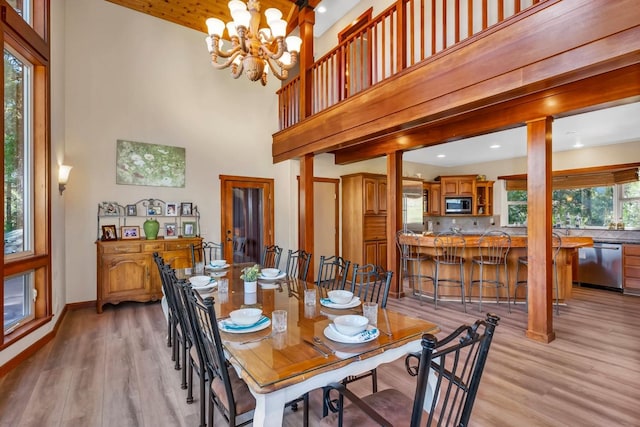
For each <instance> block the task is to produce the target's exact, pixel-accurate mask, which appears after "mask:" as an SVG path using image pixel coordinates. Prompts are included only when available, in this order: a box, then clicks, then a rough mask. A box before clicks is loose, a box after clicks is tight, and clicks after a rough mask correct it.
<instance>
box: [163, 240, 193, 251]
mask: <svg viewBox="0 0 640 427" xmlns="http://www.w3.org/2000/svg"><path fill="white" fill-rule="evenodd" d="M192 243H193V242H191V241H189V242H166V246H167V251H178V250H181V249H189V248H191V244H192Z"/></svg>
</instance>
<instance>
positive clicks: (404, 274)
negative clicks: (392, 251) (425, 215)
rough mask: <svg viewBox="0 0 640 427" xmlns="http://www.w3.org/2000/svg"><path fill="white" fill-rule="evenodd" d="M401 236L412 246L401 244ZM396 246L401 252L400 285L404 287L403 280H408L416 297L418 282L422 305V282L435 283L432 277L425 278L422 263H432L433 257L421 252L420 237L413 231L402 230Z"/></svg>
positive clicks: (399, 232)
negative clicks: (429, 281)
mask: <svg viewBox="0 0 640 427" xmlns="http://www.w3.org/2000/svg"><path fill="white" fill-rule="evenodd" d="M401 236H406V237H405V239H406V240H409V241H411V242H412V244H406V243H400V237H401ZM406 240H405V241H406ZM396 246H397V247H398V251H399V252H400V275H399V277H398V283H399V284H400V286H402V285H403V280H404V279H408V281H409V286H411V287H412V289H413V294H414V295H415V292H416V286H415V285H416V281H417V283H418V289H419V294H418V300H419V301H420V304H422V293H423V292H422V282H423V280H425V279H426V280H431V281H432V282H433V277H432V276H424V275H423V274H422V263H424V262H430V261H431V260H432V257H431V255H428V254H425V253H422V252H420V242H419V239H418V235H417V234H415V233H414V232H413V231H411V230H400V231H398V232H397V233H396ZM410 272H412V273H410Z"/></svg>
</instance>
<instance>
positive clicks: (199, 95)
mask: <svg viewBox="0 0 640 427" xmlns="http://www.w3.org/2000/svg"><path fill="white" fill-rule="evenodd" d="M204 37H205V34H203V33H200V32H197V31H194V30H190V29H187V28H184V27H181V26H179V25H175V24H172V23H170V22H167V21H163V20H160V19H157V18H153V17H151V16H148V15H145V14H142V13H138V12H134V11H132V10H130V9H126V8H123V7H121V6H117V5H114V4H112V3H109V2H105V1H102V0H67V9H66V78H65V84H66V102H65V111H66V126H65V129H66V158H67V162H69V163H70V164H72V165H73V166H74V169H73V171H72V176H71V178H70V182H69V185H68V190H67V191H66V192H65V199H66V202H67V206H66V208H67V211H66V221H67V230H68V235H67V241H68V245H67V269H68V275H67V279H68V280H67V302H68V303H70V302H77V301H89V300H94V299H95V298H96V265H95V264H96V262H95V245H94V241H95V239H96V235H97V234H96V233H97V231H96V230H97V229H96V227H97V223H96V211H97V205H98V203H99V202H101V201H104V200H114V201H118V202H120V203H121V204H127V203H132V202H135V201H137V200H140V199H143V198H149V197H153V198H159V199H162V200H165V201H167V200H171V201H192V202H193V203H194V204H196V205H198V207H199V209H200V213H201V227H202V233H203V235H204V237H205V238H206V239H207V240H215V241H217V240H219V238H220V236H219V234H220V231H219V228H220V191H219V187H220V185H219V178H218V177H219V175H220V174H225V175H242V176H255V177H265V178H275V183H276V190H275V193H276V194H275V208H276V224H275V228H276V229H275V233H276V243H278V244H282V245H283V246H285V247H290V242H291V241H292V240H293V238H292V237H291V236H290V234H291V232H292V230H291V227H290V223H291V222H292V221H290V220H289V215H290V208H291V204H290V201H291V192H292V186H291V183H292V182H294V181H295V175H294V174H293V169H292V164H291V163H292V162H283V163H281V164H278V165H273V164H272V158H271V141H272V139H271V135H272V134H273V133H274V132H275V131H276V130H277V116H276V114H277V105H276V104H277V98H276V96H275V91H276V90H277V88H278V85H279V82H278V81H277V79H275V78H274V77H273V76H272V77H271V80H270V82H269V84H268V85H267V87H262V86H261V85H260V84H259V83H252V82H249V81H248V80H247V78H246V77H245V76H241V77H240V78H239V79H238V80H234V79H233V78H231V76H230V72H229V71H228V70H222V71H219V70H215V69H213V68H212V66H211V65H210V59H209V55H208V53H207V50H206V46H205V43H204ZM117 139H127V140H132V141H140V142H146V143H154V144H165V145H172V146H181V147H185V148H186V157H187V158H186V161H187V171H186V185H185V188H162V187H145V186H123V185H116V183H115V154H116V140H117Z"/></svg>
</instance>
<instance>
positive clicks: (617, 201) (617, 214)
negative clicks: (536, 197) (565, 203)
mask: <svg viewBox="0 0 640 427" xmlns="http://www.w3.org/2000/svg"><path fill="white" fill-rule="evenodd" d="M624 185H625V184H612V187H613V191H612V198H613V201H612V203H613V212H612V213H611V218H612V221H617V218H622V212H623V210H622V204H623V203H624V202H629V201H631V202H633V201H637V202H638V203H640V196H639V197H627V198H625V197H623V195H622V193H623V186H624ZM604 187H609V186H608V185H606V186H604ZM583 188H592V187H581V188H576V190H580V189H583ZM510 191H524V192H526V191H527V190H507V188H506V187H503V192H504V194H503V200H505V208H504V210H503V212H504V213H505V218H506V224H505V226H507V227H521V226H526V225H525V224H520V223H517V224H516V223H514V224H511V223H509V206H512V205H514V206H515V205H523V204H528V201H527V202H522V201H519V200H518V201H509V192H510ZM552 201H553V199H552ZM581 228H586V229H592V230H607V229H610V226H608V225H605V224H603V225H602V226H594V225H589V226H586V227H581ZM639 229H640V227H629V226H626V227H625V230H639Z"/></svg>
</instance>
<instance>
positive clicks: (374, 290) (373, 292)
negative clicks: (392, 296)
mask: <svg viewBox="0 0 640 427" xmlns="http://www.w3.org/2000/svg"><path fill="white" fill-rule="evenodd" d="M392 277H393V272H392V271H385V270H384V269H383V268H382V267H379V266H375V265H373V264H366V265H362V266H360V265H358V264H354V265H353V277H352V280H351V292H353V294H354V295H355V296H357V297H359V298H360V300H361V301H371V302H377V303H378V306H379V307H380V308H385V307H386V306H387V299H388V297H389V287H390V286H391V278H392Z"/></svg>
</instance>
